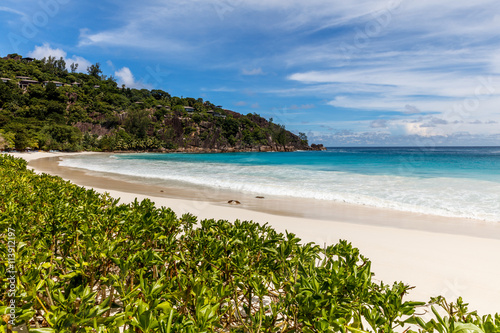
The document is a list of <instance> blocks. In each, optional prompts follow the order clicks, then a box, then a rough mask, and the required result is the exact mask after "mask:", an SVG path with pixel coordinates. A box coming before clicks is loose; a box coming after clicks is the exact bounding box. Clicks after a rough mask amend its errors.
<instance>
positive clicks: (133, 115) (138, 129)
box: [124, 110, 151, 139]
mask: <svg viewBox="0 0 500 333" xmlns="http://www.w3.org/2000/svg"><path fill="white" fill-rule="evenodd" d="M148 116H149V112H148V111H147V110H130V111H129V112H128V115H127V118H125V124H124V125H125V129H126V130H127V132H129V133H130V134H132V135H135V136H137V137H138V138H140V139H142V138H144V137H146V132H147V130H148V128H149V124H150V123H151V119H149V117H148Z"/></svg>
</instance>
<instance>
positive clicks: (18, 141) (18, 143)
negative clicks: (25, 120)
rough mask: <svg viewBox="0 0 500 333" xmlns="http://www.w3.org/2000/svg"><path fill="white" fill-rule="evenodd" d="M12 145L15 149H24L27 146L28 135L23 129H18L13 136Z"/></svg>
mask: <svg viewBox="0 0 500 333" xmlns="http://www.w3.org/2000/svg"><path fill="white" fill-rule="evenodd" d="M14 146H15V147H16V150H26V148H28V136H27V135H26V132H25V130H24V129H20V130H19V131H18V132H17V133H16V135H15V136H14Z"/></svg>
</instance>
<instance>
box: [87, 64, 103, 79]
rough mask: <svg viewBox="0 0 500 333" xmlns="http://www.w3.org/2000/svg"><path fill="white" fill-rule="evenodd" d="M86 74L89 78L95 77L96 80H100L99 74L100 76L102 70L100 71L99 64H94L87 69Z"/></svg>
mask: <svg viewBox="0 0 500 333" xmlns="http://www.w3.org/2000/svg"><path fill="white" fill-rule="evenodd" d="M87 73H88V74H89V75H90V76H93V77H95V78H96V79H99V80H100V79H101V74H102V70H101V64H100V63H98V62H96V63H95V65H90V66H89V67H87Z"/></svg>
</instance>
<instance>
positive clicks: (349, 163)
mask: <svg viewBox="0 0 500 333" xmlns="http://www.w3.org/2000/svg"><path fill="white" fill-rule="evenodd" d="M60 164H61V165H62V166H69V167H76V168H83V169H87V170H92V171H97V172H107V173H115V174H119V175H122V176H134V177H141V178H142V179H144V181H145V182H148V183H151V182H152V181H153V182H154V183H155V184H160V183H161V184H165V185H166V186H168V184H169V183H171V182H175V183H176V184H179V183H180V184H184V185H185V186H192V185H194V184H196V185H198V186H199V185H202V186H206V187H210V188H213V189H214V190H215V189H228V190H236V191H241V192H245V193H248V194H255V195H277V196H287V197H297V198H314V199H319V200H330V201H337V202H347V203H352V204H359V205H366V206H373V207H381V208H388V209H395V210H400V211H411V212H417V213H424V214H434V215H440V216H450V217H465V218H473V219H479V220H484V221H492V222H500V147H433V148H422V147H418V148H328V150H327V151H323V152H310V151H298V152H290V153H226V154H153V153H140V154H110V155H87V156H78V157H68V158H64V159H63V161H62V162H61V163H60ZM136 179H137V178H136ZM139 179H140V178H139Z"/></svg>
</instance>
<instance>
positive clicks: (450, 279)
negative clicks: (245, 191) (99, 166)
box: [12, 153, 500, 314]
mask: <svg viewBox="0 0 500 333" xmlns="http://www.w3.org/2000/svg"><path fill="white" fill-rule="evenodd" d="M76 154H81V153H17V154H12V155H14V156H16V157H21V158H24V159H26V160H28V162H29V166H28V167H29V168H34V169H35V171H36V172H46V173H50V174H55V175H58V173H60V174H59V175H60V176H62V178H64V179H66V180H71V181H72V182H73V183H75V184H78V185H83V186H85V187H87V188H94V189H95V190H96V191H98V192H101V193H102V192H108V193H109V194H110V195H111V196H112V197H115V198H121V200H120V202H122V203H128V202H131V201H133V200H134V199H135V198H137V199H138V200H142V199H145V198H150V199H151V200H152V201H153V202H155V204H156V205H157V206H165V207H170V208H172V210H173V211H174V212H176V214H177V215H178V216H181V215H182V214H184V213H188V212H189V213H191V214H193V215H194V216H197V217H198V219H205V218H215V219H226V220H229V221H234V220H236V219H240V220H253V221H255V222H259V223H269V225H270V226H272V227H273V228H275V229H276V230H277V231H279V232H285V231H286V230H287V231H288V232H293V233H295V234H296V235H297V236H298V237H299V238H301V239H302V241H303V242H315V243H316V244H319V245H323V244H333V243H336V242H338V240H339V239H346V240H347V241H349V242H351V243H352V244H353V246H355V247H357V248H359V249H360V252H361V253H362V254H363V255H364V256H366V257H368V258H369V259H370V260H371V261H372V269H373V271H374V272H375V279H377V280H382V281H384V283H387V284H391V283H392V282H393V281H403V282H405V283H407V284H409V285H412V286H416V288H415V289H413V290H412V291H411V293H410V295H409V296H408V298H409V299H412V300H421V301H428V300H429V298H430V297H431V296H438V295H442V296H445V297H446V298H447V299H448V301H453V302H454V301H455V300H456V298H457V297H458V296H462V297H463V298H464V301H465V302H467V303H470V309H471V310H478V311H479V312H480V314H486V313H496V312H500V305H496V304H498V299H499V298H500V285H498V283H497V280H498V276H500V267H499V265H496V263H497V262H498V259H497V254H498V253H499V251H500V223H499V224H495V223H491V222H484V223H480V222H481V221H475V220H468V219H453V218H440V217H436V216H430V215H423V214H411V213H406V212H393V211H388V210H382V209H366V207H362V206H361V207H357V206H355V205H349V204H346V205H341V204H339V205H335V207H334V208H335V212H334V214H333V213H332V214H331V215H328V214H325V212H324V211H322V210H321V209H320V208H321V207H320V206H321V203H319V206H318V202H316V201H312V202H307V201H305V202H303V204H304V205H302V206H301V205H298V203H297V202H296V201H294V200H291V202H292V203H291V204H288V205H286V204H282V205H277V204H279V200H280V198H267V197H266V199H256V198H249V197H248V196H247V197H244V199H241V200H239V199H238V197H228V195H230V194H231V195H236V194H237V193H227V192H223V191H220V192H221V193H217V195H215V196H213V197H210V198H209V197H208V196H207V193H205V194H202V195H201V197H200V196H198V197H196V196H193V193H192V192H189V191H186V192H184V193H180V195H179V193H178V189H176V191H177V192H175V191H174V192H172V191H169V190H168V189H166V188H163V187H162V188H160V187H154V186H151V185H140V184H134V183H133V182H126V181H124V180H123V179H115V178H113V177H111V178H110V177H108V176H103V175H95V174H89V173H87V172H83V171H81V170H77V169H71V168H64V167H60V166H58V165H57V160H58V158H59V157H61V156H71V155H76ZM83 154H91V153H83ZM47 157H49V158H51V159H50V160H47V159H46V160H42V159H43V158H47ZM61 173H62V174H61ZM161 191H163V192H161ZM207 198H209V200H207ZM223 198H227V199H228V200H232V199H235V200H239V201H241V202H242V205H239V206H231V205H229V204H227V200H223ZM250 199H253V200H250ZM281 200H282V199H281ZM302 201H304V200H302ZM312 204H316V206H315V205H312ZM259 205H260V206H259ZM266 205H268V206H269V207H266ZM311 205H312V206H311ZM270 206H272V207H270ZM290 207H293V208H294V209H295V210H294V209H291V208H290ZM318 207H319V208H318ZM328 208H329V209H330V210H332V207H331V206H330V207H328ZM304 209H305V211H306V213H304ZM311 210H314V211H315V214H312V215H311V213H309V214H307V212H308V211H311ZM297 211H298V212H300V211H302V212H303V213H302V215H301V214H298V213H297ZM402 220H403V222H401V221H402ZM397 221H399V222H398V223H396V222H397ZM477 222H479V223H477Z"/></svg>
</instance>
